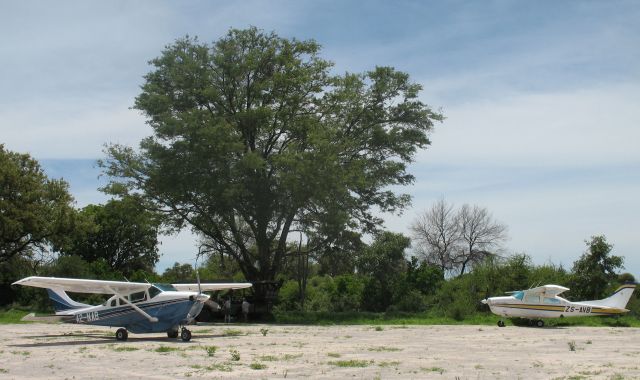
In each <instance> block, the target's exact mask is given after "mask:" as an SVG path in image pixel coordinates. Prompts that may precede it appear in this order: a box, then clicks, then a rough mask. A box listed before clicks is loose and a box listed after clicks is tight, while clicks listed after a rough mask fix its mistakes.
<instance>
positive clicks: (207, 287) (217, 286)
mask: <svg viewBox="0 0 640 380" xmlns="http://www.w3.org/2000/svg"><path fill="white" fill-rule="evenodd" d="M171 285H173V287H174V288H176V289H178V290H189V291H192V292H197V291H198V284H171ZM250 287H251V283H249V282H228V283H203V284H200V288H201V289H202V291H203V292H204V291H214V290H236V289H245V288H250Z"/></svg>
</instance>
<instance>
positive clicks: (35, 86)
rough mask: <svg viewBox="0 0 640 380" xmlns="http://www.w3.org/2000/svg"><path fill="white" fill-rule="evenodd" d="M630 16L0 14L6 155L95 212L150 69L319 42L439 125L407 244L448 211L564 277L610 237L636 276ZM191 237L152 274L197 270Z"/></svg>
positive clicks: (540, 10) (223, 9)
mask: <svg viewBox="0 0 640 380" xmlns="http://www.w3.org/2000/svg"><path fill="white" fill-rule="evenodd" d="M637 20H640V3H638V2H635V1H607V2H596V1H565V2H555V1H538V2H516V1H483V2H465V1H459V2H456V1H440V2H436V1H428V2H425V1H395V2H383V1H367V2H362V1H242V2H228V1H180V2H178V1H135V2H132V1H109V2H105V1H101V2H98V1H82V2H81V1H56V2H44V1H5V2H2V3H0V46H2V49H1V50H0V65H1V67H2V70H0V88H1V89H2V91H0V143H4V144H5V145H6V147H7V148H8V149H11V150H15V151H20V152H29V153H30V154H32V155H33V156H34V157H36V158H37V159H39V160H41V161H42V163H43V166H44V167H45V168H46V170H47V173H48V174H49V175H50V176H52V177H63V178H65V179H67V180H68V181H69V182H70V184H71V191H72V193H73V194H74V196H75V198H76V200H77V205H78V206H79V207H81V206H84V205H86V204H88V203H97V202H102V201H104V200H105V199H106V198H105V196H104V195H103V194H101V193H100V192H98V191H97V190H96V189H97V187H99V186H100V185H101V184H102V183H103V182H101V181H104V179H100V180H99V179H98V178H97V177H98V175H99V174H100V172H99V170H98V169H97V168H96V167H95V160H96V159H98V158H101V157H103V153H102V149H103V145H104V144H105V143H110V142H117V143H124V144H128V145H137V143H138V142H139V141H140V139H141V138H143V137H144V136H147V135H148V134H150V132H151V131H150V128H149V127H148V126H146V125H145V121H144V118H143V117H141V116H140V115H139V114H138V113H137V112H136V111H134V110H131V109H130V108H129V107H131V106H132V104H133V99H134V98H135V96H136V95H137V94H138V93H139V86H140V85H141V84H142V76H143V75H144V74H145V73H147V72H148V71H149V69H150V68H149V66H148V65H147V61H149V60H150V59H152V58H154V57H156V56H158V55H159V54H160V52H161V50H162V48H163V47H164V46H165V45H167V44H169V43H171V42H172V41H174V40H175V39H176V38H179V37H182V36H184V35H186V34H189V35H192V36H198V37H199V38H200V39H201V40H203V41H214V40H216V39H218V38H219V37H221V36H222V35H223V34H224V33H225V32H226V31H227V30H228V28H230V27H236V28H244V27H247V26H249V25H254V26H257V27H259V28H262V29H265V30H268V31H271V30H273V31H276V32H277V33H278V34H280V35H281V36H285V37H296V38H298V39H308V38H313V39H315V40H317V41H318V42H320V43H321V44H322V45H323V47H324V49H323V57H325V58H327V59H329V60H332V61H333V62H335V68H334V70H335V71H336V72H337V73H342V72H345V71H351V72H361V71H364V70H368V69H371V68H373V67H374V66H376V65H390V66H394V67H396V68H398V69H400V70H403V71H406V72H408V73H409V74H410V75H411V77H412V78H413V79H414V80H415V81H417V82H419V83H421V84H422V85H423V87H424V91H423V93H422V95H421V96H422V99H423V100H424V101H425V102H426V103H428V104H430V105H431V106H432V107H434V108H436V109H441V110H442V112H443V113H444V114H445V116H446V117H447V119H446V120H445V121H444V123H442V124H439V125H437V126H436V128H435V130H434V133H433V134H432V136H431V139H432V142H433V144H432V146H431V147H430V148H429V149H427V150H425V151H422V152H420V153H419V154H418V156H417V159H416V162H415V163H414V164H412V167H411V168H412V169H411V170H412V173H413V174H414V175H415V176H416V179H417V180H416V183H415V184H414V186H411V187H408V188H406V189H404V190H405V191H406V192H408V193H410V194H411V195H413V199H414V200H413V206H412V207H411V208H409V209H407V210H406V211H405V213H404V215H403V216H394V215H390V216H386V218H385V219H386V221H387V223H386V225H387V227H388V228H389V229H390V230H394V231H398V232H405V233H406V232H407V231H408V225H409V224H410V223H411V221H412V220H413V219H414V218H415V216H416V215H417V213H418V212H420V211H422V210H424V209H426V208H427V207H429V206H430V205H431V204H432V203H433V202H434V201H435V200H437V199H438V198H440V197H445V199H447V200H448V201H450V202H453V203H455V204H458V205H461V204H463V203H472V204H478V205H481V206H485V207H487V208H489V210H491V211H492V213H493V215H494V217H495V218H496V219H498V220H500V221H501V222H503V223H505V224H506V225H508V226H509V236H510V239H509V240H508V241H507V242H506V244H505V251H506V252H507V253H509V252H511V253H512V252H525V253H528V254H530V255H531V256H532V257H533V258H534V261H535V262H536V263H544V262H553V263H556V264H559V263H561V264H563V265H565V266H566V267H570V265H571V263H572V262H573V261H574V260H576V259H577V258H578V257H579V256H580V254H582V253H583V252H584V249H585V244H584V240H585V239H588V238H589V237H590V236H592V235H595V234H605V235H606V236H607V238H608V240H609V241H610V242H611V243H613V244H614V254H617V255H622V256H625V260H626V268H627V270H628V271H629V272H631V273H633V274H634V275H635V276H636V277H640V255H638V253H637V252H636V248H637V247H639V246H640V234H638V232H637V230H638V227H639V223H638V221H637V216H638V215H640V201H639V200H638V194H640V149H638V148H639V145H640V144H639V142H640V128H639V127H640V107H638V99H639V98H640V65H638V62H640V23H639V22H638V21H637ZM195 247H196V243H195V241H194V238H193V237H192V236H191V235H190V234H189V233H183V234H181V235H180V236H178V237H167V238H164V239H163V244H162V246H161V252H162V254H163V256H162V258H161V261H160V263H159V265H158V268H159V269H160V270H162V269H164V268H166V267H167V266H169V265H171V264H173V262H175V261H181V262H191V263H192V262H193V260H194V258H195V257H194V256H195V252H196V251H197V249H196V248H195Z"/></svg>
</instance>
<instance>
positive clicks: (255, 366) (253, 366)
mask: <svg viewBox="0 0 640 380" xmlns="http://www.w3.org/2000/svg"><path fill="white" fill-rule="evenodd" d="M249 368H251V369H265V368H267V365H266V364H262V363H251V364H249Z"/></svg>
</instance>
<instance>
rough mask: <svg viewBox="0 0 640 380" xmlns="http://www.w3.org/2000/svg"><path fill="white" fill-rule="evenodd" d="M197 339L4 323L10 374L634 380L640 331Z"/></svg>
mask: <svg viewBox="0 0 640 380" xmlns="http://www.w3.org/2000/svg"><path fill="white" fill-rule="evenodd" d="M191 330H192V332H193V340H192V341H191V342H188V343H185V342H182V341H180V340H168V339H167V338H166V336H165V335H163V334H144V335H136V334H130V335H129V340H128V341H127V342H116V341H115V339H114V338H113V334H114V332H115V329H109V328H100V327H95V326H80V325H60V324H41V323H34V324H20V325H2V326H0V336H2V339H1V341H0V378H2V379H34V378H41V379H51V378H60V379H65V378H67V379H73V378H75V379H138V378H140V379H186V378H190V379H194V378H207V379H212V378H229V379H265V378H274V379H282V378H290V379H298V378H333V379H344V378H356V379H375V378H379V379H388V378H397V379H411V378H413V379H424V378H433V379H458V378H459V379H495V378H502V379H518V378H520V379H555V378H564V379H583V378H595V379H634V378H640V329H636V328H603V327H599V328H590V327H567V328H542V329H539V328H527V327H512V326H508V327H505V328H499V327H497V326H496V327H494V326H378V327H375V326H283V325H211V326H191Z"/></svg>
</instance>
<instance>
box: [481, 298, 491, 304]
mask: <svg viewBox="0 0 640 380" xmlns="http://www.w3.org/2000/svg"><path fill="white" fill-rule="evenodd" d="M480 302H482V303H483V304H485V305H487V304H488V303H489V301H488V300H487V299H486V298H485V299H483V300H482V301H480Z"/></svg>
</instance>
